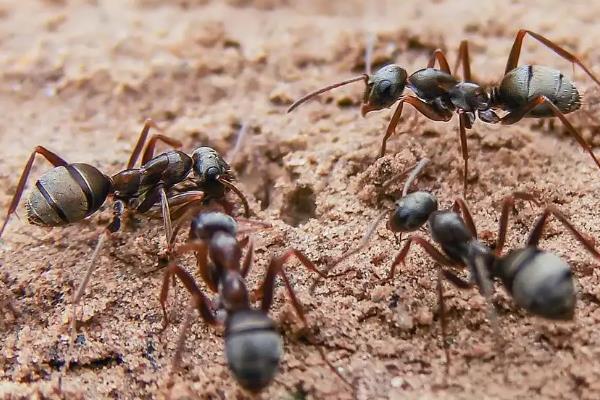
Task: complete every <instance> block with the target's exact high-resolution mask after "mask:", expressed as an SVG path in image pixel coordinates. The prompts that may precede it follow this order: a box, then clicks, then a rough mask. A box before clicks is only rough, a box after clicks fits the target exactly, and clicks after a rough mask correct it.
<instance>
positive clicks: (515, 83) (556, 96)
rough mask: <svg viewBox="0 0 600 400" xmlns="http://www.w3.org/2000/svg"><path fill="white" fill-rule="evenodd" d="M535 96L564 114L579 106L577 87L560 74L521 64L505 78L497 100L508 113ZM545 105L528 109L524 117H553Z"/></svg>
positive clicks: (544, 68)
mask: <svg viewBox="0 0 600 400" xmlns="http://www.w3.org/2000/svg"><path fill="white" fill-rule="evenodd" d="M537 96H546V97H547V98H548V99H549V100H550V101H551V102H552V103H554V105H556V107H558V109H559V110H560V111H562V112H563V113H564V114H568V113H570V112H573V111H575V110H577V109H579V108H580V107H581V96H580V95H579V92H578V91H577V88H576V87H575V85H574V84H573V82H571V80H570V79H569V78H567V77H566V76H564V75H563V74H562V72H560V71H558V70H556V69H553V68H548V67H544V66H541V65H522V66H520V67H517V68H515V69H513V70H512V71H509V72H508V74H506V75H505V76H504V78H503V79H502V82H501V83H500V87H499V88H498V92H497V97H498V98H497V101H498V102H500V103H501V104H502V105H503V106H504V107H505V108H506V109H507V110H509V111H512V110H516V109H518V108H521V107H522V106H524V105H525V104H527V103H528V102H529V101H530V100H532V99H534V98H535V97H537ZM554 116H555V115H554V113H553V112H552V110H551V109H550V108H549V107H548V106H546V105H539V106H537V107H535V108H534V109H533V110H531V111H530V112H529V113H528V114H527V117H534V118H544V117H554Z"/></svg>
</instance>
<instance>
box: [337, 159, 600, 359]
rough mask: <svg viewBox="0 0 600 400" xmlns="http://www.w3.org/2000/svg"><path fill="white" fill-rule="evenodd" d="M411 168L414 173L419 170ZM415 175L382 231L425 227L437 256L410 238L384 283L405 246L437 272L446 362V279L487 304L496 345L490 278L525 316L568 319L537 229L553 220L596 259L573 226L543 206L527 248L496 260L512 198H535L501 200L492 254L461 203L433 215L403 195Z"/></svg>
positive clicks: (432, 209)
mask: <svg viewBox="0 0 600 400" xmlns="http://www.w3.org/2000/svg"><path fill="white" fill-rule="evenodd" d="M421 165H423V162H421V163H420V164H419V166H418V167H417V168H416V169H415V171H416V172H418V171H419V168H420V166H421ZM415 175H416V174H415V173H413V174H412V176H411V179H409V180H408V181H407V184H406V185H405V190H404V196H403V197H402V198H401V199H400V200H398V201H397V202H396V209H395V210H394V211H393V212H392V213H391V214H390V213H389V211H386V213H385V214H381V215H386V214H389V216H390V218H389V221H388V225H387V226H388V229H390V230H391V231H392V232H394V233H398V232H412V231H415V230H417V229H419V228H421V227H422V226H423V225H424V224H425V223H426V222H427V224H428V226H429V232H430V235H431V238H432V239H433V240H434V241H435V242H436V243H438V244H439V245H440V247H441V249H442V251H439V250H437V249H436V248H435V247H434V246H433V245H432V244H431V243H430V242H428V241H427V240H426V239H424V238H423V237H421V236H417V235H412V236H410V237H408V238H407V240H406V243H405V244H404V246H403V247H402V248H401V250H400V252H399V253H398V255H397V256H396V257H395V259H394V261H393V263H392V266H391V269H390V272H389V275H388V277H387V278H386V279H385V280H384V282H386V281H390V280H392V279H393V278H394V275H395V272H396V267H397V266H398V265H400V264H403V263H404V260H405V259H406V257H407V255H408V252H409V250H410V248H411V245H412V244H413V243H414V244H418V245H419V246H421V247H422V248H423V249H424V250H425V252H426V253H427V254H428V255H429V256H430V257H431V258H432V259H433V260H435V262H436V263H437V264H439V265H440V266H441V267H440V268H439V270H438V285H437V291H438V301H439V304H440V320H441V327H442V336H443V337H444V346H445V351H446V359H447V360H448V361H449V353H448V348H447V343H446V340H445V338H446V321H445V305H444V297H443V293H442V291H443V288H442V280H443V279H446V280H448V281H450V282H451V283H452V284H453V285H455V286H456V287H458V288H460V289H469V288H472V287H473V286H477V287H478V288H479V291H480V293H481V294H482V295H483V296H484V297H485V298H486V300H487V302H488V305H489V307H490V308H489V316H490V320H491V321H492V323H493V324H494V330H495V332H496V340H497V341H498V338H499V334H498V328H497V326H496V322H495V321H496V314H495V310H494V308H493V306H492V303H491V296H492V291H493V287H492V279H495V278H498V279H500V281H501V282H502V283H503V285H504V287H505V289H506V290H507V292H508V293H509V294H510V295H511V296H512V298H513V299H514V301H515V303H516V304H517V305H518V306H519V307H522V308H523V309H525V310H526V311H528V312H530V313H532V314H534V315H537V316H541V317H543V318H547V319H551V320H572V319H573V315H574V312H575V300H576V298H575V288H574V284H573V279H572V273H571V268H570V267H569V265H568V264H567V263H566V262H565V261H563V260H562V259H560V258H559V257H557V256H556V255H554V254H553V253H550V252H547V251H544V250H542V249H540V248H539V247H538V245H539V241H540V239H541V237H542V232H543V229H544V227H545V225H546V223H547V220H548V217H550V216H551V215H554V217H555V218H556V219H558V220H559V221H560V222H561V223H562V224H563V225H564V226H565V227H566V228H567V229H568V230H569V231H570V232H571V233H572V234H573V235H574V237H575V238H576V239H577V240H578V241H579V242H580V243H581V244H582V245H583V247H585V249H586V250H588V251H589V252H590V253H591V254H592V255H593V256H594V257H596V258H597V259H599V260H600V253H599V252H598V251H597V250H596V249H595V247H594V245H593V243H592V242H591V241H590V240H588V239H586V238H585V237H584V236H583V235H582V234H581V233H580V232H579V231H578V230H577V228H575V227H574V226H573V224H572V223H571V222H570V221H569V219H568V218H567V217H566V216H565V215H564V214H563V213H562V212H561V211H560V210H558V209H557V208H556V207H555V206H553V205H548V206H546V207H545V208H544V210H543V212H542V214H541V215H540V217H539V218H538V219H537V221H536V222H535V223H534V225H533V228H532V229H531V232H530V233H529V237H528V239H527V243H526V245H525V246H524V247H522V248H518V249H514V250H512V251H510V252H509V253H508V254H506V255H502V250H503V248H504V243H505V241H506V234H507V227H508V218H509V214H510V210H511V208H513V207H514V201H515V200H516V199H520V200H526V201H529V202H531V203H533V204H535V205H536V206H541V204H540V203H539V202H538V201H537V200H536V199H535V197H534V196H533V195H531V194H528V193H522V192H515V193H513V194H512V195H510V196H506V197H505V198H504V199H503V201H502V212H501V216H500V222H499V229H498V238H497V241H496V246H495V248H494V250H492V249H490V248H489V247H488V246H486V245H485V244H483V243H482V242H481V241H479V240H478V237H477V230H476V227H475V223H474V222H473V218H472V216H471V213H470V212H469V209H468V206H467V204H466V203H465V202H464V200H462V199H460V198H459V199H456V200H455V202H454V204H453V206H452V208H451V209H449V210H438V205H437V200H436V198H435V196H433V195H432V194H431V193H428V192H422V191H417V192H413V193H410V194H406V190H407V188H408V186H409V185H410V184H411V183H412V180H414V177H415ZM381 215H380V216H379V217H378V218H377V219H376V220H375V222H374V223H373V224H372V225H371V227H370V228H369V229H368V232H367V234H366V235H365V237H364V238H363V240H362V242H361V244H360V245H359V246H358V248H357V249H354V250H352V251H348V252H347V253H345V254H344V255H343V256H341V257H340V258H339V259H338V260H337V261H336V262H335V263H334V264H332V265H330V266H329V267H328V269H327V271H329V270H331V268H333V267H334V266H335V265H337V264H339V263H340V262H342V261H343V260H345V259H346V258H347V257H349V256H350V255H352V254H355V253H356V252H357V251H358V250H360V249H361V248H363V247H364V246H365V245H366V244H367V243H368V241H369V238H370V236H371V235H372V233H373V232H374V231H375V228H376V226H377V225H378V223H379V222H380V221H381V219H382V218H381ZM442 267H463V268H464V267H467V268H468V269H469V272H470V278H469V279H468V280H464V279H463V278H461V277H459V276H458V275H456V274H455V273H454V272H452V271H450V270H448V269H445V268H442Z"/></svg>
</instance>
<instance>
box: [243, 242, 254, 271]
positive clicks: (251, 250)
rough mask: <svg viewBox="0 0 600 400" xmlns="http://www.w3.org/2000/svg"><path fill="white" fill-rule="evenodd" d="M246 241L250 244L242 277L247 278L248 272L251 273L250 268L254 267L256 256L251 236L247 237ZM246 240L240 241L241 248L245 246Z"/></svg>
mask: <svg viewBox="0 0 600 400" xmlns="http://www.w3.org/2000/svg"><path fill="white" fill-rule="evenodd" d="M246 241H247V242H248V251H247V252H246V257H244V261H243V263H242V271H241V274H242V277H243V278H246V276H247V275H248V272H250V266H252V257H253V255H254V242H252V240H251V239H250V237H249V236H246ZM243 242H244V240H240V246H242V247H243V246H244V245H243Z"/></svg>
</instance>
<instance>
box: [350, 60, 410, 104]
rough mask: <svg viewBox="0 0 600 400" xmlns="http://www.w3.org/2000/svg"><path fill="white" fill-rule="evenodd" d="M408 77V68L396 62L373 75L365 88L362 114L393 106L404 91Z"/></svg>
mask: <svg viewBox="0 0 600 400" xmlns="http://www.w3.org/2000/svg"><path fill="white" fill-rule="evenodd" d="M407 77H408V74H407V73H406V70H405V69H404V68H401V67H399V66H398V65H395V64H390V65H386V66H385V67H383V68H380V69H379V70H378V71H377V72H375V73H374V74H373V75H371V76H370V77H369V80H368V81H367V87H366V89H365V95H364V99H363V105H362V107H361V113H362V115H363V116H364V115H366V114H367V113H369V112H371V111H376V110H381V109H384V108H388V107H391V106H392V105H393V104H394V103H395V102H396V101H398V99H399V98H400V96H401V95H402V92H404V87H405V86H406V78H407Z"/></svg>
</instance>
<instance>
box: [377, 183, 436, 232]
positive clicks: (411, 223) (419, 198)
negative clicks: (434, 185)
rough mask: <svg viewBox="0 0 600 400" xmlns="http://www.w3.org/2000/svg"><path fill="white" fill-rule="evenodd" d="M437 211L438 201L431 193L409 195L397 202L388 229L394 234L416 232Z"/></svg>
mask: <svg viewBox="0 0 600 400" xmlns="http://www.w3.org/2000/svg"><path fill="white" fill-rule="evenodd" d="M437 209H438V203H437V199H436V198H435V196H434V195H432V194H431V193H428V192H412V193H409V194H407V195H406V196H404V197H402V198H401V199H399V200H398V201H396V209H395V210H394V212H393V213H392V215H391V217H390V219H389V221H388V228H389V229H390V230H391V231H392V232H412V231H416V230H417V229H419V228H420V227H422V226H423V225H424V224H425V223H426V222H427V219H428V218H429V216H430V215H431V214H432V213H433V212H434V211H436V210H437Z"/></svg>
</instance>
